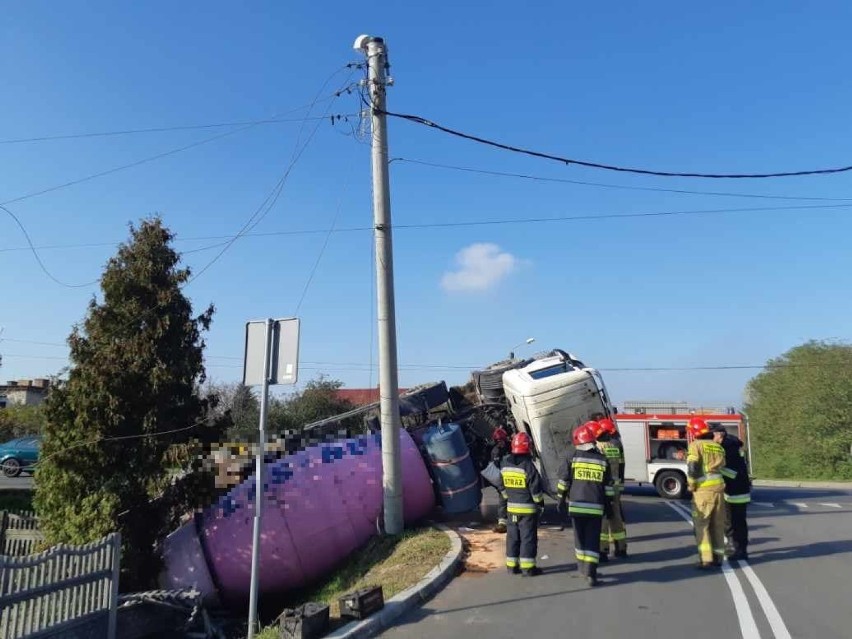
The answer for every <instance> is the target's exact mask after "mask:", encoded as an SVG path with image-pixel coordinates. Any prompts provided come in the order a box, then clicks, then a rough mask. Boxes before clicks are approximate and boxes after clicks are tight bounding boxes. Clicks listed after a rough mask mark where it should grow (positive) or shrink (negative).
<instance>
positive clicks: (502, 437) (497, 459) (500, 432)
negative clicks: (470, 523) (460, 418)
mask: <svg viewBox="0 0 852 639" xmlns="http://www.w3.org/2000/svg"><path fill="white" fill-rule="evenodd" d="M491 439H492V440H493V441H494V446H492V447H491V461H492V462H493V463H494V465H495V466H497V468H498V469H499V468H500V466H501V465H502V464H503V458H504V457H505V456H506V455H508V454H509V433H508V432H506V429H505V428H503V427H502V426H498V427H497V428H495V429H494V432H493V433H491ZM497 500H498V501H497V525H496V526H494V532H496V533H501V534H502V533H505V532H506V524H507V523H508V517H507V513H506V500H505V499H503V495H502V494H501V492H500V491H497Z"/></svg>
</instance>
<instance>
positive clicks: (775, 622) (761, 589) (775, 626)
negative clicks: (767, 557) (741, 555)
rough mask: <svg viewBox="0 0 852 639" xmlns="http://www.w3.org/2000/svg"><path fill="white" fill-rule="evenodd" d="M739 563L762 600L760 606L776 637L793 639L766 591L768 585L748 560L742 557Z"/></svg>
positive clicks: (759, 599)
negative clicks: (764, 583) (765, 584)
mask: <svg viewBox="0 0 852 639" xmlns="http://www.w3.org/2000/svg"><path fill="white" fill-rule="evenodd" d="M739 564H740V568H742V569H743V572H745V576H746V578H747V579H748V581H749V583H750V584H751V587H752V588H754V592H755V594H756V595H757V600H758V601H759V602H760V607H761V608H763V613H764V614H765V615H766V618H767V619H768V620H769V625H770V626H771V627H772V632H774V633H775V639H792V636H791V635H790V631H789V630H787V625H786V624H785V623H784V620H783V619H782V618H781V613H779V612H778V608H776V607H775V603H774V602H773V601H772V597H770V596H769V593H768V592H767V591H766V587H765V586H764V585H763V582H762V581H761V580H760V577H758V576H757V573H756V572H754V569H753V568H752V567H751V566H749V565H748V563H747V562H745V561H743V560H742V559H740V560H739Z"/></svg>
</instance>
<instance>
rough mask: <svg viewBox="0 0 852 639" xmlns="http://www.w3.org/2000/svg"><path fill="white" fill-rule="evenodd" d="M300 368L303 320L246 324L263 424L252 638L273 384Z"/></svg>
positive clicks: (249, 372) (249, 371)
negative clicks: (267, 422) (267, 423)
mask: <svg viewBox="0 0 852 639" xmlns="http://www.w3.org/2000/svg"><path fill="white" fill-rule="evenodd" d="M298 369H299V320H298V319H296V318H290V319H278V320H273V319H267V320H261V321H256V322H247V323H246V348H245V359H244V362H243V384H245V385H246V386H260V388H261V391H260V423H259V426H258V445H257V455H256V457H255V471H254V480H255V492H254V529H253V530H252V540H251V590H250V592H249V618H248V639H253V638H254V635H255V632H256V631H257V630H259V629H260V628H259V625H260V624H259V623H258V618H257V599H258V581H259V576H260V563H259V562H260V528H261V523H262V519H263V495H264V485H265V482H264V478H263V461H264V457H265V454H266V416H267V411H268V408H269V386H270V384H295V383H296V380H297V379H298Z"/></svg>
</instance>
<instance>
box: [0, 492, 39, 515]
mask: <svg viewBox="0 0 852 639" xmlns="http://www.w3.org/2000/svg"><path fill="white" fill-rule="evenodd" d="M32 509H33V493H32V491H30V490H0V510H32Z"/></svg>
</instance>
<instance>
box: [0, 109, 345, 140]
mask: <svg viewBox="0 0 852 639" xmlns="http://www.w3.org/2000/svg"><path fill="white" fill-rule="evenodd" d="M301 108H306V107H301ZM330 117H331V118H333V119H334V120H338V119H339V120H345V121H348V120H349V118H357V117H359V114H358V113H343V114H340V115H333V116H330ZM307 119H308V120H327V119H329V118H328V117H326V116H319V115H317V116H313V117H310V118H307ZM304 120H305V118H278V117H275V118H265V119H262V120H238V121H236V122H215V123H212V124H188V125H184V126H161V127H151V128H146V129H122V130H118V131H96V132H90V133H68V134H64V135H42V136H38V137H29V138H9V139H6V140H0V145H2V144H24V143H27V142H52V141H56V140H79V139H85V138H105V137H114V136H119V135H137V134H141V133H169V132H172V131H195V130H198V129H222V128H227V127H234V126H249V125H251V126H259V125H262V124H283V123H288V122H302V121H304Z"/></svg>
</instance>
